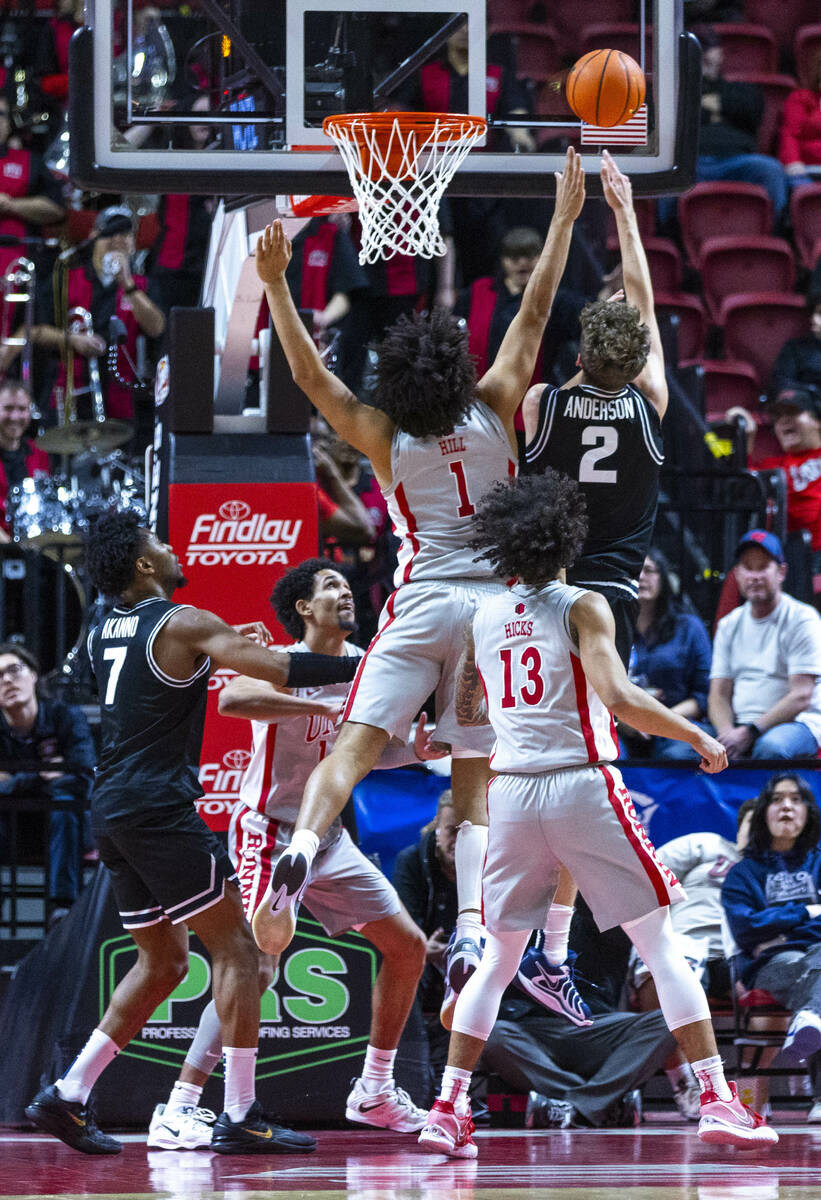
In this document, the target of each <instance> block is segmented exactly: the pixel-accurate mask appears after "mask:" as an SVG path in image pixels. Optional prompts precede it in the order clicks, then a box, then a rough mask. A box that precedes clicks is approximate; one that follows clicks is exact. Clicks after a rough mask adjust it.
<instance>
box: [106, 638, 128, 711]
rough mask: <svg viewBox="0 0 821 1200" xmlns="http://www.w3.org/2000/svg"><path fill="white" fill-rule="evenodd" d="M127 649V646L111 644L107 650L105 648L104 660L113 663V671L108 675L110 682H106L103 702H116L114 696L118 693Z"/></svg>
mask: <svg viewBox="0 0 821 1200" xmlns="http://www.w3.org/2000/svg"><path fill="white" fill-rule="evenodd" d="M127 651H128V647H127V646H109V647H108V649H107V650H103V661H104V662H110V663H111V671H110V673H109V676H108V683H107V684H106V689H105V700H103V704H113V703H114V696H115V695H116V692H117V684H118V682H119V679H120V671H122V669H123V663H124V662H125V656H126V653H127Z"/></svg>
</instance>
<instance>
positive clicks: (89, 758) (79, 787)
mask: <svg viewBox="0 0 821 1200" xmlns="http://www.w3.org/2000/svg"><path fill="white" fill-rule="evenodd" d="M38 674H39V668H38V664H37V660H36V659H35V657H34V655H33V654H30V653H29V651H28V650H26V648H25V647H24V646H18V645H13V644H11V643H8V642H7V643H5V644H3V645H0V758H2V759H4V760H5V765H4V766H3V769H2V771H0V813H2V811H3V797H4V796H9V797H10V796H37V797H44V798H46V799H52V800H58V801H63V802H65V801H71V802H72V803H73V804H74V805H75V806H76V808H75V810H74V811H69V810H67V809H63V810H59V809H55V810H54V811H52V812H51V813H50V814H49V815H48V818H47V819H48V823H49V895H48V906H49V910H50V912H49V924H53V923H55V922H56V921H58V920H59V919H60V918H61V917H64V916H65V915H66V913H67V912H68V909H69V907H70V906H71V905H72V904H73V903H74V901H75V900H76V899H77V896H78V895H79V891H80V884H81V882H82V881H81V878H80V856H81V851H82V841H83V829H84V818H83V816H82V814H81V812H80V811H78V809H82V808H84V807H85V806H86V805H87V803H88V798H89V794H90V792H91V782H92V779H93V776H94V765H95V761H96V757H95V753H94V743H93V742H92V740H91V733H90V731H89V728H88V722H87V721H86V719H85V715H84V714H83V711H82V709H80V708H76V707H74V706H73V705H69V704H63V702H62V701H61V700H46V699H41V698H40V697H38V695H37V678H38ZM34 760H36V761H39V762H41V763H42V769H41V770H34V771H32V770H31V763H32V762H33V761H34ZM15 761H18V762H20V764H21V767H25V768H26V769H21V770H20V771H15V770H14V768H13V766H11V764H12V763H14V762H15ZM4 824H5V821H4ZM4 832H5V834H6V836H7V826H6V830H5V831H4Z"/></svg>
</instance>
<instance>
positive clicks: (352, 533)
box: [311, 441, 374, 546]
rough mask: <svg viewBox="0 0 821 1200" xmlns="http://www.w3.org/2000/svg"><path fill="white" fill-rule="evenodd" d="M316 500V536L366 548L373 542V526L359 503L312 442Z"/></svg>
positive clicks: (319, 444) (325, 452)
mask: <svg viewBox="0 0 821 1200" xmlns="http://www.w3.org/2000/svg"><path fill="white" fill-rule="evenodd" d="M311 453H312V455H313V459H314V470H315V472H316V478H317V484H318V495H317V498H318V500H319V535H320V537H321V539H322V541H323V542H327V541H329V540H333V541H335V542H345V543H347V544H349V545H354V546H362V545H366V544H367V543H368V542H370V541H371V540H372V539H373V534H374V530H373V525H372V524H371V518H370V516H369V514H368V511H367V509H366V508H365V506H364V504H363V503H362V501H361V500H360V499H359V497H358V496H357V494H356V492H355V491H354V490H353V488H351V487H350V486H349V485H348V484H347V483H346V482H345V480H344V479H343V478H342V474H341V472H340V470H339V467H338V466H337V465H336V463H335V462H334V459H333V457H332V456H331V455H330V454H329V453H328V449H327V447H326V446H324V445H323V444H322V442H319V441H312V442H311Z"/></svg>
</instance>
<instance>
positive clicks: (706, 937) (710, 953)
mask: <svg viewBox="0 0 821 1200" xmlns="http://www.w3.org/2000/svg"><path fill="white" fill-rule="evenodd" d="M656 853H657V854H658V856H659V858H660V859H661V861H662V862H663V863H664V865H665V866H666V867H669V868H670V870H671V871H672V872H673V874H674V875H677V876H678V878H679V879H680V880H681V882H682V884H683V885H684V888H685V890H686V892H687V899H686V900H685V901H684V902H683V903H682V904H677V905H676V906H675V908H674V909H673V911H672V913H671V916H672V918H673V928H674V929H675V931H676V932H677V933H685V934H687V935H688V936H689V937H693V938H700V939H702V940H703V941H704V943H705V945H706V949H707V954H706V957H708V958H721V957H722V955H723V953H724V949H723V945H722V940H721V915H722V911H723V910H722V907H721V888H722V885H723V883H724V880H725V879H726V878H727V874H728V872H729V870H730V867H732V866H733V864H734V863H737V862H738V861H739V859H740V858H741V855H740V854H739V852H738V850H737V849H736V848H735V845H734V844H733V842H730V841H728V840H727V838H724V837H722V836H721V834H719V833H706V832H705V833H687V834H685V835H684V836H683V837H677V838H673V840H672V841H670V842H666V843H665V844H664V845H663V846H659V847H658V849H657V851H656Z"/></svg>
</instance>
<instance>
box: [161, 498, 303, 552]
mask: <svg viewBox="0 0 821 1200" xmlns="http://www.w3.org/2000/svg"><path fill="white" fill-rule="evenodd" d="M301 531H302V521H301V520H300V519H298V518H297V519H296V520H294V519H290V518H288V517H281V516H272V515H270V514H269V513H268V512H254V511H253V510H252V509H251V506H250V504H247V503H246V502H245V501H244V500H226V501H224V502H223V503H222V504H221V505H220V506H219V509H218V510H217V512H205V513H199V514H198V516H197V518H196V520H195V521H194V527H193V529H192V531H191V538H190V540H189V542H188V546H187V548H186V551H185V561H186V565H187V566H190V565H192V564H193V563H199V564H200V565H201V566H203V567H218V566H229V565H230V564H232V563H235V564H236V565H237V566H240V567H248V566H266V565H272V564H274V563H283V564H284V565H286V566H287V565H290V566H292V565H293V557H292V556H293V552H294V547H295V546H296V544H297V542H298V541H299V536H300V533H301Z"/></svg>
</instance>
